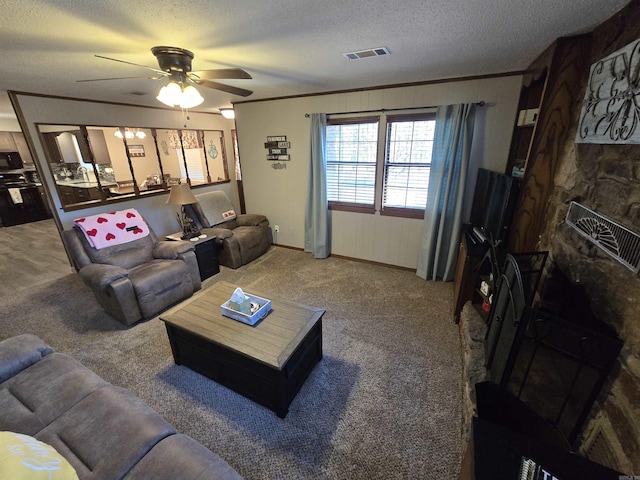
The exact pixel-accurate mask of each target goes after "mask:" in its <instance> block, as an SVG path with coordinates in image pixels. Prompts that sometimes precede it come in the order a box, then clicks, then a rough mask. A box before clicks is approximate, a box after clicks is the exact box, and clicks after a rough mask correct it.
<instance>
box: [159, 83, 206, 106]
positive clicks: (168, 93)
mask: <svg viewBox="0 0 640 480" xmlns="http://www.w3.org/2000/svg"><path fill="white" fill-rule="evenodd" d="M156 99H157V100H158V101H160V102H162V103H164V104H165V105H167V106H169V107H178V106H179V107H180V108H183V109H189V108H193V107H197V106H198V105H200V104H201V103H202V102H204V98H202V95H200V92H198V90H196V88H195V87H194V86H193V85H187V86H186V87H184V88H182V87H181V86H180V85H179V84H178V83H176V82H173V81H171V82H169V83H168V84H167V85H165V86H164V87H162V88H161V89H160V92H158V96H157V97H156Z"/></svg>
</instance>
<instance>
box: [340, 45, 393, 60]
mask: <svg viewBox="0 0 640 480" xmlns="http://www.w3.org/2000/svg"><path fill="white" fill-rule="evenodd" d="M342 55H344V56H345V57H347V58H348V59H349V60H359V59H361V58H369V57H381V56H383V55H391V52H390V51H389V49H388V48H387V47H378V48H370V49H369V50H360V51H358V52H349V53H343V54H342Z"/></svg>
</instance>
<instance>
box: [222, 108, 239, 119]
mask: <svg viewBox="0 0 640 480" xmlns="http://www.w3.org/2000/svg"><path fill="white" fill-rule="evenodd" d="M218 110H220V113H221V114H222V116H223V117H224V118H228V119H233V118H236V112H235V110H234V109H233V108H219V109H218Z"/></svg>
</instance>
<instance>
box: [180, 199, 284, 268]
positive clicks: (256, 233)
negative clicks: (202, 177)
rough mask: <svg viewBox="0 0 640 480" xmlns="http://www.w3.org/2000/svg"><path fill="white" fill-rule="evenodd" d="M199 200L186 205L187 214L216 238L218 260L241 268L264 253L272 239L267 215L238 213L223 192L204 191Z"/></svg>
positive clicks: (203, 231) (225, 264)
mask: <svg viewBox="0 0 640 480" xmlns="http://www.w3.org/2000/svg"><path fill="white" fill-rule="evenodd" d="M195 197H196V199H197V200H198V203H194V204H191V205H185V206H184V208H185V213H186V214H187V216H189V217H190V218H191V219H192V220H193V222H194V224H195V226H196V227H197V228H198V230H200V231H201V232H202V233H204V234H206V235H208V236H210V237H211V236H213V237H216V242H217V243H218V245H220V251H219V253H218V263H219V264H220V265H224V266H225V267H229V268H238V267H241V266H242V265H246V264H247V263H249V262H251V261H252V260H255V259H256V258H258V257H259V256H260V255H262V254H264V253H265V252H266V251H267V250H269V247H270V246H271V244H272V243H273V242H272V236H271V235H272V234H271V228H270V227H269V220H267V217H265V216H264V215H258V214H253V213H245V214H239V215H237V214H236V212H235V210H234V208H233V204H232V203H231V201H230V200H229V197H227V195H226V194H225V193H224V192H223V191H219V190H217V191H213V192H206V193H201V194H198V195H196V196H195Z"/></svg>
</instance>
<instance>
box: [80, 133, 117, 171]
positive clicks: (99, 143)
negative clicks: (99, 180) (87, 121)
mask: <svg viewBox="0 0 640 480" xmlns="http://www.w3.org/2000/svg"><path fill="white" fill-rule="evenodd" d="M87 133H88V134H89V148H91V153H93V160H94V161H95V163H96V164H98V165H111V157H110V156H109V148H108V147H107V141H106V140H105V138H104V132H103V131H102V130H92V129H88V130H87ZM85 163H89V159H88V158H86V159H85Z"/></svg>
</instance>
